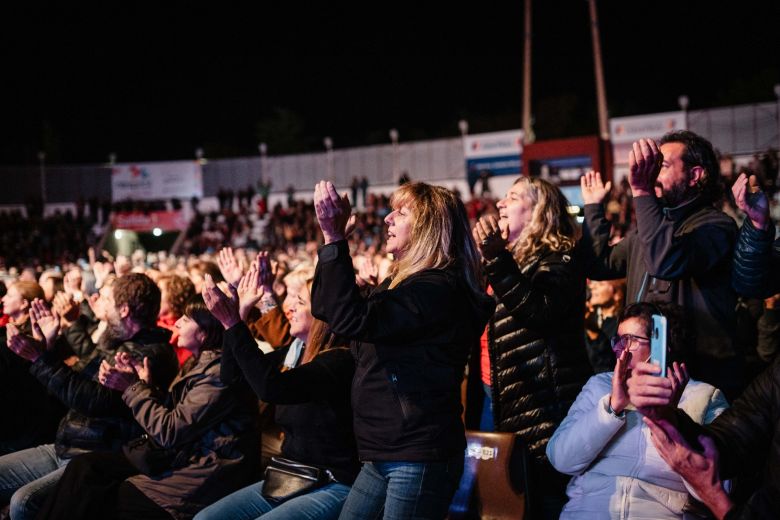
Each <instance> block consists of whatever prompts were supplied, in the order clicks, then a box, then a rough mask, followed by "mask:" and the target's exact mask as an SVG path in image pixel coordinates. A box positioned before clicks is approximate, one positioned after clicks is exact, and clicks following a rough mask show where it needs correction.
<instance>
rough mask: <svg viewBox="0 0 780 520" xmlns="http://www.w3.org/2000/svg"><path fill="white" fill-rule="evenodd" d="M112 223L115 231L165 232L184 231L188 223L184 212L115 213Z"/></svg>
mask: <svg viewBox="0 0 780 520" xmlns="http://www.w3.org/2000/svg"><path fill="white" fill-rule="evenodd" d="M111 223H112V224H113V226H114V229H128V230H130V231H152V230H154V228H160V229H161V230H163V231H184V230H185V229H187V222H186V220H185V218H184V213H183V212H182V211H152V212H150V213H141V212H140V211H123V212H117V213H114V216H113V218H112V219H111Z"/></svg>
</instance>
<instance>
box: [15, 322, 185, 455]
mask: <svg viewBox="0 0 780 520" xmlns="http://www.w3.org/2000/svg"><path fill="white" fill-rule="evenodd" d="M169 340H170V332H169V331H167V330H165V329H161V328H154V329H143V330H140V331H139V332H138V333H136V334H135V335H134V336H133V337H132V338H131V339H129V340H127V341H125V342H123V343H121V344H119V345H117V346H116V347H115V348H112V349H108V348H105V349H104V348H99V349H98V355H96V356H95V357H94V358H93V359H92V360H91V361H90V362H89V364H88V365H87V366H86V367H84V369H83V370H82V371H80V372H77V371H75V370H73V369H71V368H70V367H68V366H67V365H65V364H64V363H63V362H62V361H61V357H60V356H58V355H57V354H56V353H54V352H47V353H46V354H44V355H42V356H41V357H40V358H39V359H38V360H37V361H36V362H35V363H33V364H32V366H31V367H30V372H31V373H32V374H33V375H34V376H35V377H36V378H38V381H40V382H41V384H43V385H44V386H45V387H46V388H47V389H48V390H49V392H50V393H52V394H53V395H54V396H56V397H57V398H58V399H59V400H60V401H62V402H63V403H64V404H65V405H66V406H68V407H69V408H70V410H69V411H68V413H67V415H65V417H64V418H63V419H62V421H61V422H60V426H59V429H58V430H57V438H56V440H55V449H56V451H57V454H58V455H59V456H60V457H63V458H70V457H74V456H76V455H78V454H80V453H85V452H89V451H116V450H118V449H119V448H120V447H121V445H122V444H123V443H124V442H126V441H128V440H130V439H132V438H134V437H135V436H137V435H138V434H140V433H142V432H141V431H140V430H139V427H138V425H137V424H136V422H135V421H134V420H133V417H132V415H131V414H130V409H129V408H128V407H127V406H126V405H125V403H124V402H123V401H122V393H121V392H117V391H115V390H111V389H110V388H107V387H105V386H103V385H101V384H100V383H98V382H97V374H98V369H99V368H100V363H101V361H103V360H104V359H105V360H106V361H108V362H109V363H111V364H113V360H114V359H113V358H114V355H115V354H116V353H117V352H121V351H124V352H129V353H130V355H131V356H132V357H133V358H134V359H136V360H138V361H143V358H144V357H148V358H149V368H150V370H151V377H152V383H153V384H154V385H155V386H157V387H159V388H161V389H165V390H166V391H167V389H168V387H169V386H170V384H171V382H172V381H173V378H174V377H175V376H176V374H177V372H178V370H179V364H178V361H177V359H176V354H175V352H174V350H173V348H172V347H171V345H170V344H169V343H168V341H169Z"/></svg>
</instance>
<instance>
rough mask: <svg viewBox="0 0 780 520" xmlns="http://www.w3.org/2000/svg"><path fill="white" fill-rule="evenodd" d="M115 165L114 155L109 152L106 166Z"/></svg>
mask: <svg viewBox="0 0 780 520" xmlns="http://www.w3.org/2000/svg"><path fill="white" fill-rule="evenodd" d="M115 164H116V154H115V153H114V152H111V153H110V154H108V165H109V166H114V165H115Z"/></svg>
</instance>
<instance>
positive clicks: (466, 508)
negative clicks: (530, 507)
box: [449, 431, 526, 520]
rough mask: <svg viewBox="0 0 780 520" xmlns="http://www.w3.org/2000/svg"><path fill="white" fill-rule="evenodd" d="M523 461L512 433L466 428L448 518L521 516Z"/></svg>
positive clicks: (500, 518) (454, 519)
mask: <svg viewBox="0 0 780 520" xmlns="http://www.w3.org/2000/svg"><path fill="white" fill-rule="evenodd" d="M525 465H526V456H525V450H524V449H523V446H522V444H521V443H520V441H519V439H518V438H517V436H516V435H515V434H514V433H493V432H478V431H467V432H466V455H465V459H464V465H463V477H462V478H461V482H460V486H459V488H458V491H457V492H456V494H455V497H454V499H453V502H452V504H451V506H450V513H449V518H450V519H451V520H456V519H457V520H466V519H472V518H481V519H495V520H503V519H512V520H517V519H522V518H523V515H524V514H525V490H526V482H525V474H526V472H525Z"/></svg>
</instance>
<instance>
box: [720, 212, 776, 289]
mask: <svg viewBox="0 0 780 520" xmlns="http://www.w3.org/2000/svg"><path fill="white" fill-rule="evenodd" d="M774 238H775V227H774V226H772V225H770V226H769V229H767V230H762V229H756V228H755V227H753V224H752V223H751V222H750V219H749V218H746V219H745V222H744V224H742V228H741V229H740V230H739V236H738V237H737V246H736V248H735V249H734V266H733V269H732V274H731V283H732V285H733V286H734V290H735V291H737V293H739V294H740V295H741V296H745V297H748V298H767V297H769V296H772V295H774V294H777V293H779V292H780V239H778V240H775V241H774V243H772V240H773V239H774Z"/></svg>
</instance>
